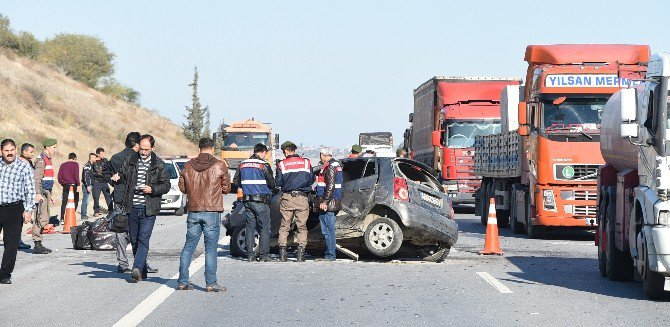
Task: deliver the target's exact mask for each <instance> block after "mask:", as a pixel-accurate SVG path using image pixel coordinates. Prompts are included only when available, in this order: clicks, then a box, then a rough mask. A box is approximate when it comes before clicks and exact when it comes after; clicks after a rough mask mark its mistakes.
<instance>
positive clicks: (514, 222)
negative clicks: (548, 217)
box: [509, 186, 525, 234]
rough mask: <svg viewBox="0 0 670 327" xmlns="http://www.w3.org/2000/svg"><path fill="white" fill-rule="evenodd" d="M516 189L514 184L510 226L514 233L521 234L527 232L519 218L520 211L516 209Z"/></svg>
mask: <svg viewBox="0 0 670 327" xmlns="http://www.w3.org/2000/svg"><path fill="white" fill-rule="evenodd" d="M516 191H517V190H516V189H515V186H512V193H511V197H512V198H511V199H510V208H509V226H510V228H511V229H512V233H514V234H521V233H523V232H525V230H524V229H523V224H522V223H521V222H520V221H519V220H518V219H519V213H518V212H517V210H516Z"/></svg>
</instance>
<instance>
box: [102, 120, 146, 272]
mask: <svg viewBox="0 0 670 327" xmlns="http://www.w3.org/2000/svg"><path fill="white" fill-rule="evenodd" d="M141 138H142V134H140V133H139V132H130V133H128V135H127V136H126V141H125V145H126V148H125V149H123V151H121V152H119V153H117V154H114V155H113V156H112V160H111V161H107V162H106V163H105V164H104V165H103V166H102V174H101V176H102V177H101V178H103V179H105V180H108V181H110V183H111V184H112V186H114V192H113V193H112V198H113V199H114V203H116V204H118V205H119V207H118V208H116V209H115V210H119V211H124V208H122V207H121V206H122V205H123V198H124V193H125V189H126V186H125V183H123V182H122V181H121V180H120V178H121V177H120V176H119V173H118V172H119V171H120V170H121V167H122V166H123V162H124V161H125V160H126V157H127V158H128V160H130V158H132V157H135V156H137V151H139V150H140V139H141ZM94 201H95V194H94ZM128 244H130V236H129V235H128V233H127V232H126V233H116V261H117V262H118V267H117V272H119V273H127V272H130V267H129V264H128V255H127V254H126V248H127V247H128Z"/></svg>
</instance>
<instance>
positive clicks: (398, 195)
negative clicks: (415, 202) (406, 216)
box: [393, 177, 409, 202]
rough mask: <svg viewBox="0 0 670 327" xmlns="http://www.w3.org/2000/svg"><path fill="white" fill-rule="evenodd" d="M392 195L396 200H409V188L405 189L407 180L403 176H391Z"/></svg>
mask: <svg viewBox="0 0 670 327" xmlns="http://www.w3.org/2000/svg"><path fill="white" fill-rule="evenodd" d="M393 197H394V198H395V199H396V200H400V201H403V202H409V190H407V181H405V179H404V178H402V177H395V178H393Z"/></svg>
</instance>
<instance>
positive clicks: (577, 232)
mask: <svg viewBox="0 0 670 327" xmlns="http://www.w3.org/2000/svg"><path fill="white" fill-rule="evenodd" d="M455 220H456V222H457V223H458V229H459V231H461V232H465V233H472V234H482V235H486V226H484V225H482V224H481V221H480V219H479V217H477V216H475V217H474V218H471V217H468V218H462V217H461V218H459V217H456V219H455ZM498 233H499V235H500V236H505V237H514V238H528V235H526V234H514V233H512V230H511V229H510V228H498ZM540 239H545V240H566V241H593V240H594V239H595V232H594V231H593V230H588V229H578V228H568V227H566V228H560V227H559V228H550V229H548V230H547V231H545V233H544V234H543V235H542V237H540Z"/></svg>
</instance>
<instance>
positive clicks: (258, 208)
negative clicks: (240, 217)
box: [233, 143, 275, 262]
mask: <svg viewBox="0 0 670 327" xmlns="http://www.w3.org/2000/svg"><path fill="white" fill-rule="evenodd" d="M267 153H268V147H267V146H265V145H264V144H262V143H258V144H256V145H255V146H254V154H253V155H252V156H251V158H249V159H247V160H244V161H242V162H241V163H240V165H239V167H238V168H237V172H236V173H235V178H234V179H233V184H234V185H237V187H241V188H242V192H244V196H243V198H242V202H243V203H244V208H245V209H246V210H245V212H246V215H247V226H246V240H245V241H246V243H247V244H246V247H247V261H249V262H253V261H256V256H255V253H254V234H255V233H254V232H255V231H256V230H258V238H259V248H260V260H261V261H269V260H270V205H269V204H270V197H271V195H272V190H273V189H274V188H275V179H274V178H273V177H272V168H270V164H268V163H267V161H265V160H264V159H263V158H265V156H266V155H267Z"/></svg>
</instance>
